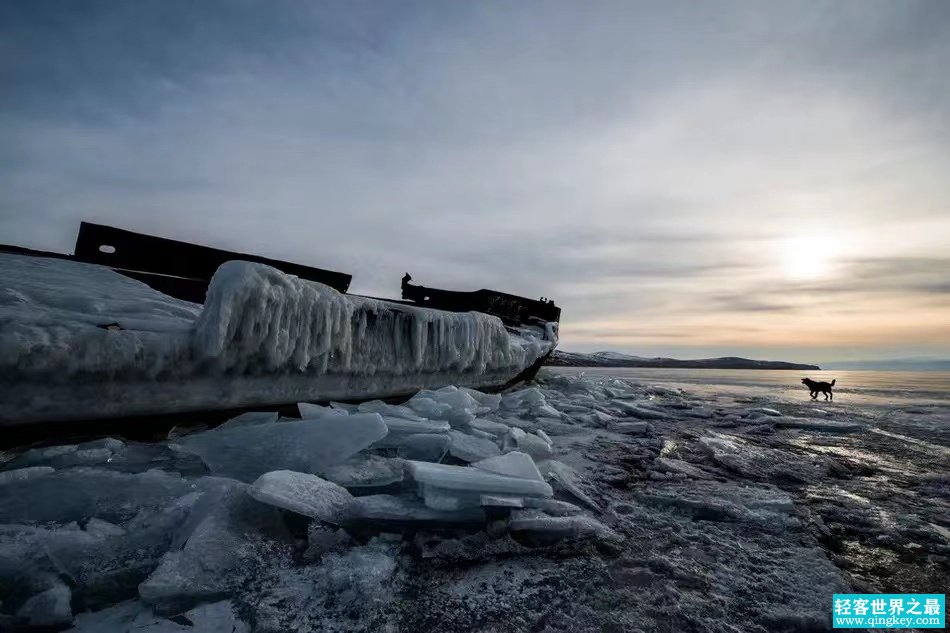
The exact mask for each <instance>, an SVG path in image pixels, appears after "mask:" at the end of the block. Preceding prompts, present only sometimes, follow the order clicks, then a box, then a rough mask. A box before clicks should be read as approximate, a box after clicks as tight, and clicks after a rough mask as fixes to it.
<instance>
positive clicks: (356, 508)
mask: <svg viewBox="0 0 950 633" xmlns="http://www.w3.org/2000/svg"><path fill="white" fill-rule="evenodd" d="M353 518H354V520H363V521H434V522H437V523H478V524H482V523H484V522H485V512H484V511H483V510H482V509H481V508H478V507H471V508H466V509H463V510H450V511H445V510H435V509H432V508H429V507H426V505H425V504H423V503H422V502H421V501H419V499H417V498H415V497H407V496H398V497H397V496H393V495H369V496H366V497H357V498H356V499H355V500H354V503H353Z"/></svg>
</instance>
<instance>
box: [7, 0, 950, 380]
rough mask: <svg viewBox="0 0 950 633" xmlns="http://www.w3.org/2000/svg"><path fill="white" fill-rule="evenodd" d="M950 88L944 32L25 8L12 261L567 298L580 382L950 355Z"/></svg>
mask: <svg viewBox="0 0 950 633" xmlns="http://www.w3.org/2000/svg"><path fill="white" fill-rule="evenodd" d="M948 68H950V3H946V2H941V1H939V0H931V1H926V2H914V1H905V2H890V1H887V2H884V1H881V2H878V1H872V0H858V1H853V2H849V1H841V0H836V1H834V2H794V3H790V2H767V3H763V2H753V1H751V0H750V1H748V2H717V3H694V2H672V3H656V2H643V3H640V2H629V1H623V2H593V3H586V2H579V1H575V2H551V1H545V2H531V1H529V2H518V3H513V2H500V1H499V2H478V3H469V2H365V3H364V2H351V1H346V2H342V1H341V2H303V1H301V2H291V1H286V2H263V1H261V2H250V1H240V0H238V1H228V2H223V1H222V2H214V1H202V2H191V1H177V0H160V1H159V0H156V1H152V2H149V1H144V0H137V1H136V2H121V1H119V0H113V1H104V2H93V1H88V0H79V1H76V2H60V1H57V2H53V1H47V0H38V1H30V2H27V1H9V0H7V1H3V2H0V236H2V237H0V241H3V242H8V243H17V244H21V245H24V246H31V247H34V248H43V249H50V250H62V251H69V250H70V249H71V247H72V241H73V239H74V236H75V232H76V230H77V228H78V224H79V221H80V220H84V219H87V220H93V221H99V222H103V223H108V224H114V225H118V226H122V227H124V228H129V229H133V230H139V231H144V232H150V233H154V234H159V235H163V236H167V237H174V238H179V239H188V240H193V241H197V242H201V243H206V244H211V245H216V246H221V247H224V248H233V249H236V250H244V251H249V252H255V253H259V254H262V255H269V256H274V257H280V258H284V259H289V260H293V261H299V262H302V263H307V264H313V265H316V266H321V267H325V268H330V269H335V270H342V271H346V272H349V273H352V274H353V275H354V283H353V289H354V291H357V292H363V293H370V294H378V295H386V296H394V295H395V293H397V292H398V282H399V278H400V277H401V275H402V273H403V272H405V271H410V272H412V274H413V275H414V277H415V278H416V280H417V281H419V282H420V283H424V284H427V285H437V286H443V287H452V288H458V289H468V288H477V287H493V288H497V289H500V290H506V291H509V292H515V293H520V294H526V295H530V296H541V295H544V296H547V297H551V298H554V299H555V300H556V301H557V302H558V304H559V305H561V306H562V307H563V322H562V347H563V348H565V349H569V350H593V349H603V348H609V349H615V350H620V351H628V352H632V353H640V354H665V355H679V356H696V355H708V354H717V353H730V354H742V355H751V356H759V357H782V358H786V359H789V360H817V361H821V360H825V359H830V358H862V357H878V356H882V355H884V356H895V355H913V354H922V353H926V354H937V355H939V354H946V353H950V260H948V259H947V258H948V257H950V248H948V247H950V178H948V177H947V174H948V173H950V151H948V150H950V82H948V81H947V80H946V77H947V72H948V70H947V69H948ZM812 240H814V241H812ZM817 260H820V263H821V266H816V265H815V262H816V261H817ZM798 261H800V262H801V266H800V267H799V266H798V265H797V262H798ZM813 268H814V270H813V271H812V269H813ZM809 271H812V272H813V273H814V274H811V273H810V272H809Z"/></svg>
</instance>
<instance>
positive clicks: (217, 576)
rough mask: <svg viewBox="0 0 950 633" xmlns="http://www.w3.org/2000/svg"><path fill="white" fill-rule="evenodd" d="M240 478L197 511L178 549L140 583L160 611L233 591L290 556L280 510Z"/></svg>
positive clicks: (290, 542)
mask: <svg viewBox="0 0 950 633" xmlns="http://www.w3.org/2000/svg"><path fill="white" fill-rule="evenodd" d="M246 488H247V486H245V485H242V484H238V485H236V486H234V487H233V488H231V489H230V490H227V491H225V492H223V494H221V495H219V496H218V498H217V499H216V500H214V502H213V503H211V504H210V505H209V506H207V507H206V508H204V512H202V513H199V512H197V510H198V508H196V509H195V511H193V514H196V515H197V516H196V519H197V525H196V526H195V528H194V531H193V532H192V533H191V535H190V536H189V537H188V540H187V541H186V543H185V545H184V548H183V549H182V550H181V551H170V552H168V553H167V554H165V556H164V557H163V558H162V562H161V564H160V565H159V566H158V568H157V569H156V570H155V571H154V572H152V574H151V575H150V576H149V577H148V579H146V580H145V582H143V583H142V584H140V585H139V595H140V596H141V598H142V599H143V600H145V601H146V602H147V603H149V604H150V605H152V606H153V607H154V608H155V609H156V610H159V611H161V612H162V613H175V612H179V611H181V610H183V609H188V608H190V607H192V606H194V605H196V604H198V603H201V602H204V601H207V600H212V599H219V598H221V597H223V596H228V595H230V594H232V593H233V592H234V591H235V590H236V589H237V588H238V587H241V586H243V585H244V584H245V583H247V582H249V581H250V579H252V578H256V577H258V576H259V575H260V574H261V572H262V569H264V568H265V567H273V566H275V565H276V566H279V565H280V564H282V561H283V560H289V558H290V556H291V553H292V551H293V547H294V541H293V538H292V537H291V535H290V534H289V533H288V532H287V528H286V527H285V524H284V521H283V519H282V516H281V514H280V511H279V510H277V508H274V507H273V506H269V505H266V504H263V503H260V502H259V501H256V500H255V499H253V498H251V497H250V496H249V495H248V494H247V492H246Z"/></svg>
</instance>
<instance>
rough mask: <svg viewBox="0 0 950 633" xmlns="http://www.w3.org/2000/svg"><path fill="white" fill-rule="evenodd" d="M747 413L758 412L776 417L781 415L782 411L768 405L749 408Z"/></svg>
mask: <svg viewBox="0 0 950 633" xmlns="http://www.w3.org/2000/svg"><path fill="white" fill-rule="evenodd" d="M749 413H760V414H762V415H770V416H773V417H776V418H780V417H782V412H781V411H778V410H776V409H770V408H768V407H758V408H756V409H750V410H749Z"/></svg>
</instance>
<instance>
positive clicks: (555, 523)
mask: <svg viewBox="0 0 950 633" xmlns="http://www.w3.org/2000/svg"><path fill="white" fill-rule="evenodd" d="M508 529H509V530H511V531H512V532H514V533H519V532H520V533H526V534H528V535H530V536H532V537H535V538H541V539H553V540H560V539H565V538H567V539H577V538H585V537H595V538H617V535H616V534H615V533H614V532H613V531H612V530H611V529H610V528H608V527H607V526H605V525H604V524H603V523H601V522H600V521H598V520H597V519H594V518H592V517H589V516H583V515H575V516H559V517H552V516H547V515H545V514H543V513H541V512H538V511H537V510H514V511H512V513H511V520H510V521H509V523H508Z"/></svg>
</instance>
